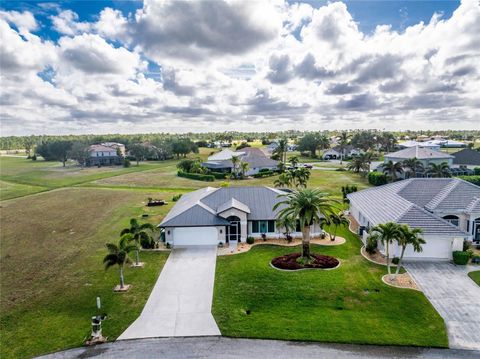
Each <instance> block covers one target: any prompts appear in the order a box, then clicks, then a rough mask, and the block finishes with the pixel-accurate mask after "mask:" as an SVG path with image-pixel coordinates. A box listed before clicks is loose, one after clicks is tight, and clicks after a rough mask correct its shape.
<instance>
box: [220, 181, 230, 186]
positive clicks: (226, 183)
mask: <svg viewBox="0 0 480 359" xmlns="http://www.w3.org/2000/svg"><path fill="white" fill-rule="evenodd" d="M220 187H230V182H222V183H220Z"/></svg>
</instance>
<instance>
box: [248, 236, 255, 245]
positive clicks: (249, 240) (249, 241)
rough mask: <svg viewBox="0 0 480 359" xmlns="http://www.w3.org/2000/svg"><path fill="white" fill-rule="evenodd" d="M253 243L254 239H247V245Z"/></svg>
mask: <svg viewBox="0 0 480 359" xmlns="http://www.w3.org/2000/svg"><path fill="white" fill-rule="evenodd" d="M254 242H255V238H253V237H247V243H248V244H253V243H254Z"/></svg>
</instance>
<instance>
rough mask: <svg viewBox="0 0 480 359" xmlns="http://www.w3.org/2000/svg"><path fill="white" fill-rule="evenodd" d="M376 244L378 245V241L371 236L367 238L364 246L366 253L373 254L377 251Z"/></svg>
mask: <svg viewBox="0 0 480 359" xmlns="http://www.w3.org/2000/svg"><path fill="white" fill-rule="evenodd" d="M377 246H378V243H377V241H376V240H375V239H374V238H372V237H368V238H367V244H366V246H365V250H366V251H367V253H368V254H374V253H375V252H376V251H377Z"/></svg>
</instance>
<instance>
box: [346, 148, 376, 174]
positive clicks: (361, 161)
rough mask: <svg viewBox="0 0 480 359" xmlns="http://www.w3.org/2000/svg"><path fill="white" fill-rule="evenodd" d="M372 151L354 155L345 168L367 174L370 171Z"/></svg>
mask: <svg viewBox="0 0 480 359" xmlns="http://www.w3.org/2000/svg"><path fill="white" fill-rule="evenodd" d="M372 158H373V153H372V152H364V153H361V154H359V155H358V156H354V157H353V158H352V161H351V162H350V163H349V164H348V166H347V169H348V170H350V171H353V172H356V173H359V172H362V173H363V174H367V173H368V172H369V171H370V163H372Z"/></svg>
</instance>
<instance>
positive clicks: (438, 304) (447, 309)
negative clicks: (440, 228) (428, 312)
mask: <svg viewBox="0 0 480 359" xmlns="http://www.w3.org/2000/svg"><path fill="white" fill-rule="evenodd" d="M405 266H406V268H407V270H408V272H409V273H410V275H411V276H412V277H413V279H414V280H415V281H416V282H417V284H418V285H419V286H420V288H421V289H422V290H423V292H424V293H425V295H426V296H427V298H428V299H429V300H430V302H431V303H432V304H433V306H434V307H435V309H436V310H437V311H438V313H439V314H440V315H441V316H442V317H443V319H444V321H445V324H446V326H447V331H448V340H449V343H450V348H454V349H475V350H480V287H479V286H478V285H476V284H475V282H474V281H473V280H472V279H470V278H469V277H468V275H467V273H468V272H469V271H472V270H474V269H475V268H473V267H468V266H456V265H454V264H451V263H426V262H418V263H416V262H410V263H407V264H406V265H405ZM477 269H478V268H477Z"/></svg>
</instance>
